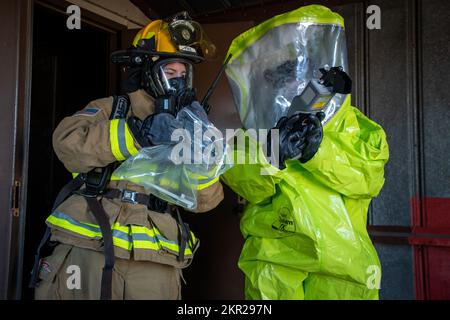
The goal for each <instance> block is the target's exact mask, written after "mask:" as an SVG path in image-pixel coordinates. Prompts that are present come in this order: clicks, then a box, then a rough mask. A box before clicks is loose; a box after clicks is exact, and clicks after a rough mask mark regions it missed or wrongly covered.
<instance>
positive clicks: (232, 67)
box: [226, 22, 348, 129]
mask: <svg viewBox="0 0 450 320" xmlns="http://www.w3.org/2000/svg"><path fill="white" fill-rule="evenodd" d="M333 67H342V70H343V71H345V72H347V73H348V66H347V48H346V41H345V31H344V28H343V27H342V26H340V25H335V24H316V23H311V22H300V23H289V24H283V25H280V26H278V27H275V28H272V29H270V30H269V31H268V32H266V33H265V34H264V35H263V36H262V37H261V38H259V39H258V40H256V41H255V42H253V43H251V44H250V45H249V46H247V47H246V48H245V49H244V50H243V51H242V52H241V53H239V55H238V56H237V57H236V58H235V59H233V60H232V61H231V62H230V63H229V65H228V67H227V69H226V73H227V77H228V80H229V83H230V86H231V89H232V92H233V96H234V99H235V103H236V106H237V109H238V112H239V116H240V118H241V121H242V124H243V126H244V127H245V128H246V129H250V128H252V129H270V128H273V127H274V126H275V125H276V123H277V121H278V120H279V119H280V118H281V117H283V116H287V115H290V114H293V113H294V111H297V112H310V113H312V112H318V111H322V112H324V113H325V119H324V120H323V123H326V122H327V121H328V120H329V119H331V118H332V117H333V115H334V114H335V113H336V112H337V111H338V110H339V108H340V106H341V105H342V103H343V102H344V100H345V98H346V94H339V93H336V94H332V93H331V91H330V90H329V89H327V88H326V87H324V86H322V85H321V84H320V81H319V79H320V78H321V76H322V73H321V71H320V69H325V70H329V68H333ZM293 101H294V103H293ZM299 102H301V103H299ZM294 109H295V110H294Z"/></svg>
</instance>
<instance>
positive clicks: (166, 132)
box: [127, 112, 183, 148]
mask: <svg viewBox="0 0 450 320" xmlns="http://www.w3.org/2000/svg"><path fill="white" fill-rule="evenodd" d="M127 124H128V127H129V128H130V131H131V133H132V134H133V136H134V137H135V139H136V140H137V142H138V143H139V144H140V145H141V146H142V147H143V148H146V147H151V146H157V145H172V144H176V143H177V142H178V141H172V139H171V137H172V133H173V132H174V131H175V130H176V129H182V128H183V125H182V123H181V122H180V121H179V120H178V119H176V118H175V117H174V116H173V115H172V114H170V113H167V112H162V113H156V114H152V115H150V116H148V117H147V118H145V119H144V121H142V120H140V119H138V118H136V117H130V118H129V119H128V121H127Z"/></svg>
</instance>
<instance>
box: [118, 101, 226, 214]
mask: <svg viewBox="0 0 450 320" xmlns="http://www.w3.org/2000/svg"><path fill="white" fill-rule="evenodd" d="M176 120H177V121H179V124H180V128H179V129H176V130H175V131H174V132H173V133H172V140H173V141H174V143H173V144H171V145H158V146H153V147H148V148H142V149H141V150H140V151H139V153H138V154H136V155H135V156H132V157H130V158H128V159H127V160H126V161H124V162H123V163H122V164H121V165H120V166H119V167H118V168H117V169H116V170H115V171H114V173H113V178H114V179H119V180H128V181H131V182H133V183H136V184H139V185H141V186H143V187H144V188H145V189H146V190H147V191H148V192H150V193H152V194H154V195H156V196H157V197H159V198H161V199H163V200H166V201H167V202H169V203H172V204H176V205H179V206H181V207H184V208H186V209H188V210H195V209H196V208H197V192H198V190H201V189H203V188H206V187H208V186H209V185H211V184H213V183H214V182H215V181H217V180H218V179H219V176H220V175H221V174H222V173H223V172H225V171H226V170H227V169H228V168H230V166H231V165H230V163H231V161H229V154H230V153H229V146H228V145H227V144H226V141H225V139H224V138H223V136H222V133H221V132H220V131H219V130H218V129H217V128H216V127H214V125H213V124H212V123H211V122H210V121H209V120H208V118H207V116H206V113H205V112H204V111H203V108H202V107H201V106H200V104H198V103H197V102H194V103H193V104H192V105H191V106H188V107H185V108H183V109H182V110H181V111H180V112H179V113H178V114H177V117H176Z"/></svg>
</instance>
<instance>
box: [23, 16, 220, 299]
mask: <svg viewBox="0 0 450 320" xmlns="http://www.w3.org/2000/svg"><path fill="white" fill-rule="evenodd" d="M205 39H207V38H206V35H204V33H203V30H202V29H201V27H200V25H199V24H198V23H196V22H194V21H192V19H190V17H189V16H188V15H187V13H185V12H183V13H180V14H177V15H175V16H174V17H172V18H170V19H168V20H155V21H153V22H151V23H150V24H148V25H147V26H146V27H144V28H143V29H142V30H140V31H139V33H138V34H137V35H136V37H135V39H134V41H133V47H132V48H131V49H129V50H126V51H121V52H119V53H118V54H117V55H114V57H115V59H116V60H117V61H118V62H123V63H126V65H127V68H128V69H129V70H130V72H129V79H128V83H127V88H128V94H127V95H124V96H114V97H108V98H103V99H98V100H94V101H92V102H90V103H89V104H88V105H87V106H86V107H85V108H84V109H82V110H81V111H78V112H76V113H75V114H74V115H72V116H69V117H66V118H64V119H63V120H62V121H61V123H60V124H59V125H58V127H57V128H56V130H55V132H54V134H53V146H54V150H55V153H56V155H57V156H58V158H59V159H60V160H61V161H62V162H63V164H64V166H65V167H66V168H67V169H68V170H69V171H70V172H72V173H73V175H74V177H75V178H74V180H72V181H71V182H70V183H69V185H68V186H66V187H65V188H63V190H62V191H61V193H60V194H59V195H58V197H57V200H56V204H55V205H54V208H53V210H52V212H51V214H50V216H49V217H48V218H47V220H46V224H47V226H48V229H47V232H46V237H44V239H43V241H42V242H41V245H40V246H39V250H38V254H37V256H36V263H35V266H37V267H36V268H35V269H36V270H35V273H34V275H33V279H32V283H31V285H32V286H34V287H36V291H35V298H36V299H99V298H101V299H180V298H181V281H180V279H182V272H181V270H182V269H183V268H186V267H187V266H189V264H190V263H191V261H192V259H193V256H194V253H195V252H196V250H197V249H198V246H199V240H198V239H197V238H196V237H195V235H194V234H193V233H192V232H191V231H190V230H189V227H188V225H187V224H185V223H183V221H182V219H181V216H180V213H179V211H178V210H177V208H176V207H175V206H173V205H170V204H168V203H167V202H165V201H163V200H161V199H159V198H157V197H156V196H154V195H152V194H148V193H146V192H145V190H144V188H143V187H142V186H140V185H137V184H134V183H131V182H128V181H124V180H114V178H113V179H110V177H111V171H112V170H113V169H114V168H115V167H116V166H117V163H120V162H122V161H124V160H126V159H127V158H129V157H130V156H133V155H135V154H137V153H138V152H139V149H141V148H144V147H150V146H155V145H159V144H165V143H170V136H171V133H172V131H173V130H175V129H177V128H178V126H177V121H175V116H176V113H177V111H178V110H179V109H181V108H182V107H186V106H187V107H189V106H190V105H191V104H193V105H194V106H198V103H196V101H195V100H196V98H195V91H194V89H193V87H192V81H193V64H195V63H199V62H201V61H203V60H204V57H205V56H207V55H208V54H210V53H211V50H213V49H214V46H213V45H211V44H210V43H208V42H206V41H205ZM197 111H198V112H204V111H203V110H200V111H199V110H197ZM205 116H206V113H205ZM195 187H196V189H197V200H198V205H197V207H196V209H195V212H206V211H209V210H211V209H213V208H215V207H216V206H217V205H218V204H219V203H220V202H221V201H222V199H223V190H222V185H221V184H220V182H219V181H218V179H215V180H214V181H209V182H208V184H207V185H201V184H199V185H196V186H195ZM48 238H50V240H49V241H47V239H48ZM48 244H52V245H53V246H54V250H53V252H52V253H51V255H49V256H47V257H45V258H42V259H40V252H42V250H43V248H45V247H48Z"/></svg>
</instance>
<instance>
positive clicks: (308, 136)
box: [267, 112, 325, 169]
mask: <svg viewBox="0 0 450 320" xmlns="http://www.w3.org/2000/svg"><path fill="white" fill-rule="evenodd" d="M324 117H325V114H324V113H323V112H318V113H316V114H309V113H296V114H294V115H292V116H290V117H289V118H288V117H283V118H281V119H280V120H278V122H277V125H276V126H275V128H274V129H278V130H279V138H280V140H279V141H280V146H279V153H280V155H279V160H280V169H284V167H285V166H284V162H285V161H286V160H288V159H298V160H299V161H300V162H302V163H305V162H307V161H309V160H310V159H311V158H312V157H313V156H314V155H315V154H316V152H317V150H318V149H319V146H320V143H321V142H322V138H323V130H322V123H321V121H322V120H323V119H324ZM267 142H268V146H269V150H270V147H271V145H270V144H271V137H270V135H269V136H268V141H267Z"/></svg>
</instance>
